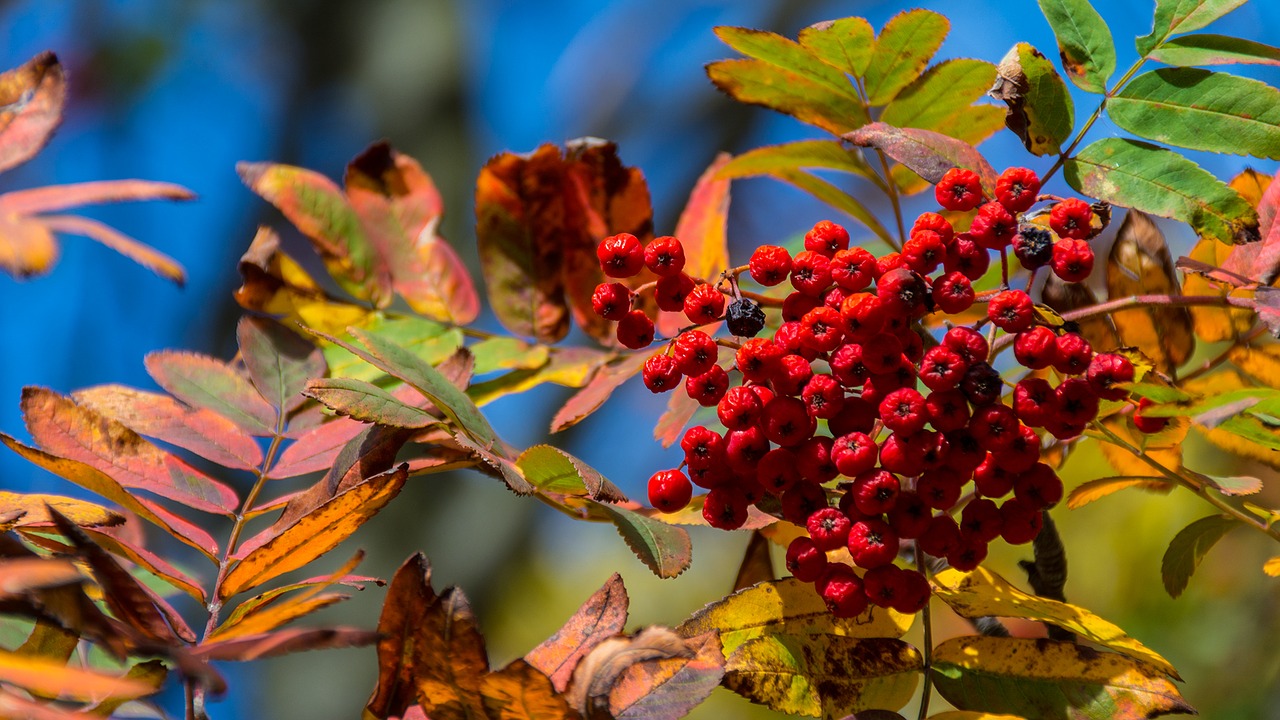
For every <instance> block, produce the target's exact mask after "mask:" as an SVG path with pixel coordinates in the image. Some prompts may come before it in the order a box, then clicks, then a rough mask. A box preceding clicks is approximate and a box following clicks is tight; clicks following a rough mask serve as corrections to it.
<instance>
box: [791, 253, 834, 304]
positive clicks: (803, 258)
mask: <svg viewBox="0 0 1280 720" xmlns="http://www.w3.org/2000/svg"><path fill="white" fill-rule="evenodd" d="M830 286H831V259H830V258H828V257H827V256H826V255H823V254H821V253H816V252H813V251H812V250H805V251H804V252H802V253H800V254H799V255H796V257H795V260H793V261H792V263H791V287H793V288H795V289H796V290H799V291H800V292H802V293H804V294H805V295H812V296H813V297H822V293H823V292H824V291H826V289H827V288H828V287H830Z"/></svg>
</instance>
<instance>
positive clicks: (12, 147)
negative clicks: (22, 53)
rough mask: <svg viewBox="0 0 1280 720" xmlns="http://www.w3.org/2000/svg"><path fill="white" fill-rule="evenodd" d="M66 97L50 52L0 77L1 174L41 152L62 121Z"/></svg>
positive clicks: (54, 56)
mask: <svg viewBox="0 0 1280 720" xmlns="http://www.w3.org/2000/svg"><path fill="white" fill-rule="evenodd" d="M66 97H67V84H66V79H65V77H64V76H63V73H62V65H60V64H59V63H58V57H57V56H56V55H54V54H53V53H51V52H48V51H45V52H42V53H40V54H39V55H37V56H35V57H34V58H32V59H30V60H28V61H27V62H26V64H24V65H22V66H21V67H17V68H14V69H12V70H9V71H6V72H5V73H3V74H0V172H4V171H5V170H8V169H9V168H12V167H14V166H16V165H21V164H22V163H24V162H26V161H27V160H30V159H31V158H32V157H34V156H35V154H36V153H38V152H40V148H42V147H44V144H45V143H46V142H48V140H49V136H50V135H51V134H52V133H53V129H54V128H56V127H57V126H58V122H59V121H61V119H62V105H63V103H64V102H66Z"/></svg>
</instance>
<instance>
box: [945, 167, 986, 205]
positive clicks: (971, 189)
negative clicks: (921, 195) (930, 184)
mask: <svg viewBox="0 0 1280 720" xmlns="http://www.w3.org/2000/svg"><path fill="white" fill-rule="evenodd" d="M933 196H934V198H936V199H937V201H938V204H939V205H941V206H942V207H944V208H946V209H947V210H972V209H974V208H976V207H978V206H979V205H981V204H982V181H981V179H979V178H978V174H977V173H975V172H974V171H972V170H966V169H964V168H951V169H950V170H948V171H947V172H946V174H944V175H943V176H942V179H941V180H939V181H938V185H937V187H935V188H934V189H933Z"/></svg>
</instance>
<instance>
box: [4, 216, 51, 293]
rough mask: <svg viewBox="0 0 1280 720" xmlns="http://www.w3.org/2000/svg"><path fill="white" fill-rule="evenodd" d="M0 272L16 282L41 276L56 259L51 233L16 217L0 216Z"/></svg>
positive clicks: (41, 225)
mask: <svg viewBox="0 0 1280 720" xmlns="http://www.w3.org/2000/svg"><path fill="white" fill-rule="evenodd" d="M0 237H2V238H4V239H3V241H0V268H3V269H5V270H6V271H8V272H9V274H10V275H13V276H14V277H18V278H27V277H32V276H34V275H43V274H45V273H47V272H49V269H50V268H52V267H53V263H54V262H55V261H57V259H58V245H57V243H56V242H54V239H53V233H51V232H49V229H48V228H46V227H45V226H44V225H43V224H41V223H39V222H36V221H34V220H32V219H31V218H25V217H22V216H19V215H0Z"/></svg>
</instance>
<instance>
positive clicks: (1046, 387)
mask: <svg viewBox="0 0 1280 720" xmlns="http://www.w3.org/2000/svg"><path fill="white" fill-rule="evenodd" d="M1015 347H1016V346H1015ZM1056 401H1057V396H1056V395H1054V392H1053V386H1052V385H1050V384H1049V381H1048V380H1045V379H1044V378H1037V377H1026V378H1023V379H1021V380H1019V381H1018V384H1017V385H1015V386H1014V387H1013V412H1014V413H1016V414H1017V416H1018V419H1019V420H1021V421H1022V422H1024V423H1026V424H1027V425H1030V426H1031V427H1044V424H1045V422H1046V421H1048V420H1049V418H1050V417H1051V416H1052V415H1053V414H1054V413H1055V412H1056V408H1055V407H1054V403H1055V402H1056Z"/></svg>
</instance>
